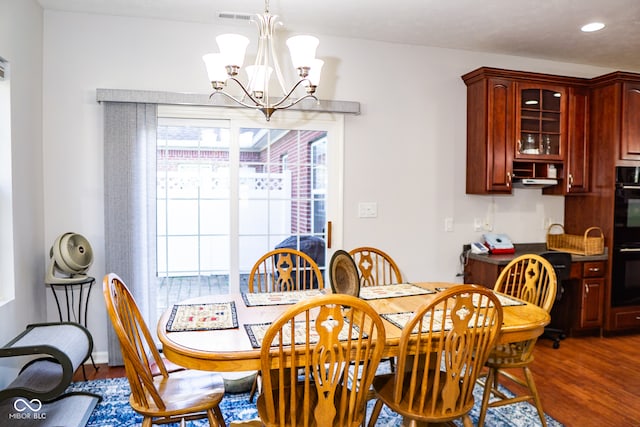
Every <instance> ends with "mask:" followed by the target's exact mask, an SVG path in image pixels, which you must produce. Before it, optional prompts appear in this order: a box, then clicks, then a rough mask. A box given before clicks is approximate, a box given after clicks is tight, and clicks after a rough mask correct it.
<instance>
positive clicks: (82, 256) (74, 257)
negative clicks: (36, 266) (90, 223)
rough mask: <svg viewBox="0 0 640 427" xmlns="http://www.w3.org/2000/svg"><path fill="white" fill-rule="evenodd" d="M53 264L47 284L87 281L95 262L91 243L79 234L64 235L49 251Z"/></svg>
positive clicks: (50, 265) (48, 273)
mask: <svg viewBox="0 0 640 427" xmlns="http://www.w3.org/2000/svg"><path fill="white" fill-rule="evenodd" d="M49 256H50V257H51V262H50V263H49V268H48V270H47V273H46V277H45V283H47V284H50V283H54V284H55V283H78V282H82V281H84V280H86V279H87V277H88V276H87V274H86V273H87V271H88V270H89V267H90V266H91V263H92V262H93V249H92V248H91V245H90V244H89V241H88V240H87V239H86V238H85V237H84V236H82V235H80V234H77V233H64V234H61V235H60V236H58V238H57V239H56V240H55V242H53V246H51V250H50V251H49Z"/></svg>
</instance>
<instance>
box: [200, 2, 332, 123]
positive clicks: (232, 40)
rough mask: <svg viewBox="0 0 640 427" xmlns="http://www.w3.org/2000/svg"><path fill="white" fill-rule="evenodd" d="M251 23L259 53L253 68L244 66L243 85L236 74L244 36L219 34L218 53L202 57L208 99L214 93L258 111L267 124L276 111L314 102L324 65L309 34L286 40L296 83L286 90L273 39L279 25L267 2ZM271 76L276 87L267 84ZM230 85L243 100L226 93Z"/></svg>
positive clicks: (241, 60) (244, 46)
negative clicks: (256, 32)
mask: <svg viewBox="0 0 640 427" xmlns="http://www.w3.org/2000/svg"><path fill="white" fill-rule="evenodd" d="M252 20H253V21H254V22H255V23H256V24H257V26H258V30H259V39H258V51H257V55H256V60H255V63H254V65H251V66H247V67H244V70H245V72H246V79H247V80H246V83H243V82H242V81H241V80H240V77H239V74H240V73H239V72H240V70H241V69H242V68H243V64H244V58H245V53H246V50H247V46H248V45H249V39H248V38H247V37H244V36H242V35H238V34H222V35H219V36H217V37H216V42H217V44H218V49H219V51H220V52H219V53H209V54H206V55H204V56H203V57H202V59H203V60H204V62H205V65H206V68H207V74H208V76H209V80H210V81H211V86H212V87H213V89H214V92H213V93H212V94H211V96H210V98H211V97H213V96H215V95H216V94H222V95H224V96H226V97H227V98H230V99H232V100H233V101H235V102H236V103H238V104H240V105H242V106H244V107H247V108H252V109H256V110H259V111H261V112H262V113H263V114H264V116H265V118H266V119H267V121H269V119H270V118H271V115H272V114H273V113H274V112H275V111H277V110H282V109H285V108H289V107H292V106H293V105H296V104H297V103H299V102H300V101H302V100H304V99H309V98H311V99H314V100H316V101H317V98H316V97H315V95H314V94H315V91H316V88H317V86H318V84H319V81H320V73H321V71H322V66H323V64H324V62H323V61H322V60H320V59H317V58H316V57H315V56H316V48H317V47H318V44H319V40H318V39H317V38H316V37H313V36H308V35H298V36H293V37H290V38H289V39H288V40H287V47H288V48H289V52H290V54H291V63H292V64H293V67H294V69H295V70H296V71H297V76H298V79H297V81H296V82H294V83H293V85H291V86H288V87H289V89H288V90H287V89H286V87H287V85H286V84H285V81H284V77H283V74H282V71H281V68H280V65H279V63H278V59H277V56H276V50H275V45H274V38H273V33H274V29H275V25H276V24H277V23H279V21H278V16H277V15H271V13H269V2H268V0H267V1H265V11H264V13H263V14H262V15H255V16H254V18H253V19H252ZM272 77H275V80H276V82H277V85H276V84H274V85H271V84H270V82H271V79H272ZM230 82H234V84H235V85H237V86H238V87H239V88H240V89H241V90H242V92H244V95H243V96H242V97H235V96H233V95H231V94H229V93H227V92H226V89H227V85H228V84H229V83H230ZM274 87H277V88H278V93H273V94H272V93H270V90H272V88H274ZM298 88H300V92H302V96H298V97H296V96H295V92H296V90H297V89H298ZM303 88H304V89H305V90H304V91H303V90H302V89H303ZM272 95H273V96H272Z"/></svg>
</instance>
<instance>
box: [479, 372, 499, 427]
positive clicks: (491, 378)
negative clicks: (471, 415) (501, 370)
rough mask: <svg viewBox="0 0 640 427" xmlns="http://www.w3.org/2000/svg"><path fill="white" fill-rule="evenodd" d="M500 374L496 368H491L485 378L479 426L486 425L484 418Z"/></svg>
mask: <svg viewBox="0 0 640 427" xmlns="http://www.w3.org/2000/svg"><path fill="white" fill-rule="evenodd" d="M497 379H498V375H497V373H496V370H495V369H494V368H489V372H488V373H487V376H486V378H485V380H484V391H483V393H482V405H481V406H480V417H479V418H478V427H482V426H484V419H485V418H486V416H487V410H488V408H489V399H490V398H491V388H492V387H494V383H495V382H496V381H497Z"/></svg>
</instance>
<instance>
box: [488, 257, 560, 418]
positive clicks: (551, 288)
mask: <svg viewBox="0 0 640 427" xmlns="http://www.w3.org/2000/svg"><path fill="white" fill-rule="evenodd" d="M556 290H557V278H556V273H555V270H554V268H553V266H552V265H551V264H550V263H549V261H547V260H546V259H544V258H543V257H541V256H539V255H534V254H526V255H521V256H519V257H516V258H515V259H513V260H512V261H511V262H510V263H509V264H507V266H506V267H505V268H504V269H503V270H502V272H501V273H500V275H499V276H498V279H497V281H496V284H495V286H494V291H496V292H499V293H502V294H506V295H510V296H512V297H515V298H518V299H520V300H523V301H526V302H528V303H531V304H535V305H537V306H538V307H541V308H542V309H544V310H546V311H547V312H550V311H551V307H552V306H553V303H554V301H555V299H556ZM537 340H538V338H537V337H536V338H534V339H529V340H526V341H520V342H514V343H507V344H500V345H498V346H496V347H495V348H494V349H493V350H492V351H491V353H490V354H489V357H488V359H487V363H486V366H487V367H488V373H487V374H486V376H484V375H483V378H484V393H483V396H482V406H481V408H480V417H479V420H478V426H482V425H484V420H485V418H486V415H487V409H488V408H493V407H497V406H504V405H509V404H512V403H517V402H523V401H528V400H532V401H533V403H534V404H535V406H536V409H537V411H538V415H539V417H540V421H541V422H542V425H543V426H546V425H547V422H546V420H545V415H544V411H543V409H542V404H541V402H540V396H539V395H538V390H537V389H536V385H535V382H534V380H533V375H532V374H531V370H530V369H529V365H530V364H531V362H533V349H534V347H535V344H536V341H537ZM512 369H522V370H523V373H524V378H525V380H524V381H523V380H522V379H521V378H519V377H517V376H515V375H513V374H512V373H511V372H510V371H507V370H512ZM501 377H506V378H508V379H510V380H511V381H514V382H515V383H517V384H520V385H521V386H523V387H525V388H526V390H527V392H526V394H522V395H517V396H514V397H509V396H507V395H505V394H504V393H502V392H501V391H500V390H499V389H498V386H499V382H500V378H501ZM491 395H493V396H494V397H496V398H497V399H496V400H492V401H491V402H490V401H489V400H490V397H491Z"/></svg>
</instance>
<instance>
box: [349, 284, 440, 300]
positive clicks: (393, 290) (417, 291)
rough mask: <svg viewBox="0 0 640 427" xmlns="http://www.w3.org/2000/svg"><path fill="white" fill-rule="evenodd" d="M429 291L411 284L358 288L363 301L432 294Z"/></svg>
mask: <svg viewBox="0 0 640 427" xmlns="http://www.w3.org/2000/svg"><path fill="white" fill-rule="evenodd" d="M434 293H435V291H433V290H431V289H425V288H421V287H420V286H416V285H414V284H412V283H398V284H394V285H380V286H363V287H361V288H360V298H362V299H364V300H372V299H380V298H396V297H409V296H412V295H427V294H434Z"/></svg>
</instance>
